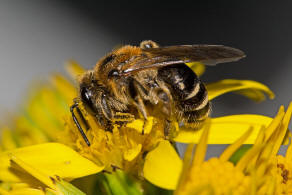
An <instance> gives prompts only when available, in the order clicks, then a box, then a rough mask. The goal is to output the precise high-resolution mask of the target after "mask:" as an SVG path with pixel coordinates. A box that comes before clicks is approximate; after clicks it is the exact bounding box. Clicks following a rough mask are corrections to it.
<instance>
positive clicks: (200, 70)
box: [186, 62, 206, 77]
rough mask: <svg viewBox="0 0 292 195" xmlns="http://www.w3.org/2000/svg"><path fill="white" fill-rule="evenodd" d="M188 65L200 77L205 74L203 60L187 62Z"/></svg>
mask: <svg viewBox="0 0 292 195" xmlns="http://www.w3.org/2000/svg"><path fill="white" fill-rule="evenodd" d="M186 65H187V66H188V67H190V68H191V69H192V70H193V71H194V72H195V73H196V75H197V76H198V77H200V76H201V75H203V74H204V72H205V69H206V67H205V65H204V64H202V63H201V62H191V63H186Z"/></svg>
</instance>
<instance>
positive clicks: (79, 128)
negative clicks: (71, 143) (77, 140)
mask: <svg viewBox="0 0 292 195" xmlns="http://www.w3.org/2000/svg"><path fill="white" fill-rule="evenodd" d="M75 108H76V109H77V112H78V114H80V113H81V111H80V110H79V108H78V103H77V102H75V103H74V104H73V105H72V106H71V107H70V112H71V114H72V118H73V121H74V123H75V124H76V126H77V128H78V130H79V132H80V133H81V135H82V137H83V139H84V141H85V142H86V144H87V145H88V146H90V142H89V140H88V138H87V136H86V134H85V133H84V131H83V129H82V127H81V125H80V124H79V122H78V119H77V117H76V116H75V114H74V109H75ZM80 116H81V118H82V117H83V115H82V113H81V115H80ZM83 119H84V118H83ZM83 119H82V120H83ZM84 121H85V119H84ZM86 123H87V122H86Z"/></svg>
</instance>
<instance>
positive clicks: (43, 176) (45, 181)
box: [9, 154, 54, 188]
mask: <svg viewBox="0 0 292 195" xmlns="http://www.w3.org/2000/svg"><path fill="white" fill-rule="evenodd" d="M9 156H10V160H11V161H12V162H14V163H16V164H17V165H18V166H19V167H21V168H22V169H24V170H25V171H26V172H28V173H29V174H30V175H32V176H33V177H34V178H36V179H38V180H39V181H41V182H42V183H43V184H45V185H47V186H48V187H50V188H54V183H53V181H52V180H51V179H50V177H49V176H47V175H46V174H43V173H42V172H40V171H39V170H37V169H35V168H34V167H32V166H31V165H29V164H27V163H26V162H24V161H22V160H21V159H19V158H18V157H16V156H14V155H13V154H11V155H9Z"/></svg>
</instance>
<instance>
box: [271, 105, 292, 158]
mask: <svg viewBox="0 0 292 195" xmlns="http://www.w3.org/2000/svg"><path fill="white" fill-rule="evenodd" d="M291 116H292V102H291V103H290V105H289V107H288V109H287V111H286V113H285V116H284V118H283V121H282V124H281V126H280V129H279V134H278V137H277V140H276V142H275V144H274V148H273V151H272V154H273V155H276V154H277V153H278V151H279V149H280V147H281V145H282V143H283V140H284V137H285V135H286V132H287V130H288V125H289V123H290V120H291Z"/></svg>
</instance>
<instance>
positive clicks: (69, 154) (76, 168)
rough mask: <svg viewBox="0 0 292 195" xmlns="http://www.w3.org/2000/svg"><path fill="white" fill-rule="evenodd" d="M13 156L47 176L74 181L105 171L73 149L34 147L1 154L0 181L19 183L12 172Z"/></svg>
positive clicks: (63, 146) (41, 145)
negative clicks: (74, 179)
mask: <svg viewBox="0 0 292 195" xmlns="http://www.w3.org/2000/svg"><path fill="white" fill-rule="evenodd" d="M11 155H13V156H15V157H17V158H19V159H21V160H22V161H24V162H25V163H27V164H29V165H31V166H32V167H34V168H35V169H38V170H39V171H41V172H43V173H44V174H46V175H58V176H60V177H61V178H65V179H73V178H78V177H83V176H86V175H91V174H94V173H97V172H100V171H101V170H103V168H104V167H101V166H97V165H96V164H94V163H93V162H91V161H89V160H88V159H86V158H84V157H82V156H81V155H79V154H78V153H77V152H75V151H74V150H72V149H71V148H69V147H67V146H65V145H62V144H59V143H46V144H40V145H33V146H29V147H23V148H18V149H14V150H11V151H7V152H3V153H1V154H0V172H1V174H0V180H3V181H13V182H19V181H20V178H19V177H18V175H15V173H14V172H12V171H11V170H10V166H11V161H10V159H11Z"/></svg>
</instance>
